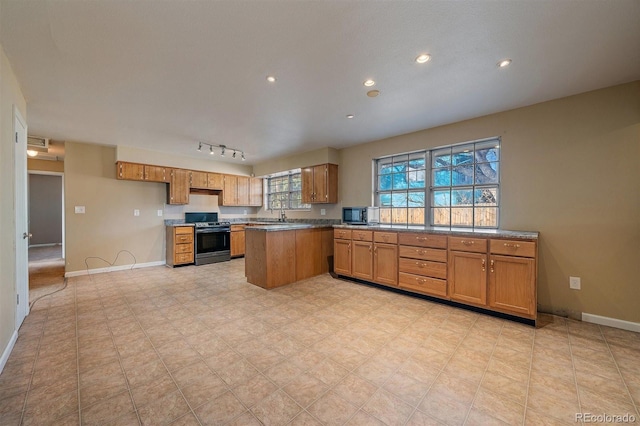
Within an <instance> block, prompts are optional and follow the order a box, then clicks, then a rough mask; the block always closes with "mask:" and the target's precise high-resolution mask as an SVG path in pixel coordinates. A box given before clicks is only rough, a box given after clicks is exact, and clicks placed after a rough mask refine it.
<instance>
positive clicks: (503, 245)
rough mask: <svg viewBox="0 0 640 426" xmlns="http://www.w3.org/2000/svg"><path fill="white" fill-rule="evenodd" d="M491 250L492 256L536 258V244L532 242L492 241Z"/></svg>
mask: <svg viewBox="0 0 640 426" xmlns="http://www.w3.org/2000/svg"><path fill="white" fill-rule="evenodd" d="M490 250H491V253H492V254H505V255H507V256H521V257H536V243H534V242H532V241H517V240H491V243H490Z"/></svg>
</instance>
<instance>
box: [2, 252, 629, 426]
mask: <svg viewBox="0 0 640 426" xmlns="http://www.w3.org/2000/svg"><path fill="white" fill-rule="evenodd" d="M543 322H545V324H544V325H543V326H541V327H539V328H537V329H534V328H532V327H529V326H525V325H520V324H517V323H513V322H509V321H504V320H500V319H495V318H492V317H488V316H485V315H481V314H476V313H471V312H467V311H463V310H459V309H455V308H451V307H447V306H442V305H439V304H436V303H431V302H428V301H424V300H420V299H415V298H412V297H407V296H402V295H398V294H395V293H392V292H389V291H383V290H379V289H375V288H371V287H367V286H363V285H359V284H355V283H351V282H346V281H341V280H335V279H333V278H331V277H330V276H329V275H323V276H319V277H316V278H313V279H310V280H306V281H304V282H300V283H297V284H294V285H290V286H286V287H283V288H280V289H276V290H271V291H265V290H262V289H260V288H258V287H255V286H253V285H251V284H247V283H246V281H245V279H244V261H243V259H237V260H233V261H231V262H226V263H221V264H216V265H207V266H198V267H186V268H177V269H169V268H165V267H156V268H146V269H137V270H133V271H121V272H114V273H108V274H99V275H94V276H92V277H87V276H85V277H77V278H72V279H69V283H68V287H67V288H66V289H65V290H64V291H61V292H59V293H56V294H54V295H52V296H50V297H47V298H44V299H42V300H40V301H38V302H37V303H36V304H35V305H34V307H33V310H32V312H31V315H29V317H28V318H27V320H26V321H25V323H24V325H23V326H22V328H21V329H20V333H19V338H18V341H17V343H16V346H15V348H14V350H13V353H12V355H11V357H10V359H9V361H8V363H7V365H6V367H5V370H4V372H3V373H2V375H0V424H2V425H19V424H24V425H33V424H35V425H49V424H55V425H76V424H84V425H94V424H105V425H135V424H148V425H160V424H172V425H209V424H220V425H243V426H244V425H253V424H255V425H260V424H265V425H287V424H290V425H316V424H329V425H338V424H348V425H383V424H388V425H431V424H469V425H490V424H510V425H515V424H526V425H540V424H575V418H576V417H575V416H576V413H593V414H605V413H606V414H609V415H613V414H620V415H624V414H628V415H631V416H635V419H636V422H638V419H640V415H639V413H638V407H639V406H640V335H639V334H637V333H631V332H626V331H621V330H618V329H613V328H607V327H600V326H597V325H593V324H586V323H580V322H577V321H568V320H565V319H562V318H557V317H551V316H543Z"/></svg>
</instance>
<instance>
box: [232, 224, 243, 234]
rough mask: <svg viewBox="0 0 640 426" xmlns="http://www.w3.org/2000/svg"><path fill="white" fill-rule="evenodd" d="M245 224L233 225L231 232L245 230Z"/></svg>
mask: <svg viewBox="0 0 640 426" xmlns="http://www.w3.org/2000/svg"><path fill="white" fill-rule="evenodd" d="M244 228H245V225H231V232H234V231H244Z"/></svg>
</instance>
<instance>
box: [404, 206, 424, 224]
mask: <svg viewBox="0 0 640 426" xmlns="http://www.w3.org/2000/svg"><path fill="white" fill-rule="evenodd" d="M407 215H408V222H407V223H409V224H412V225H424V223H425V222H424V219H425V218H424V208H414V209H412V208H409V209H407Z"/></svg>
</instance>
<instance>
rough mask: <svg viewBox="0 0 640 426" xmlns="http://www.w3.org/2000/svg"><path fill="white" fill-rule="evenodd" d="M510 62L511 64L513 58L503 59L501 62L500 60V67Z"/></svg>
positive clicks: (506, 65)
mask: <svg viewBox="0 0 640 426" xmlns="http://www.w3.org/2000/svg"><path fill="white" fill-rule="evenodd" d="M510 64H511V59H503V60H501V61H500V62H498V67H500V68H504V67H508V66H509V65H510Z"/></svg>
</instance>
